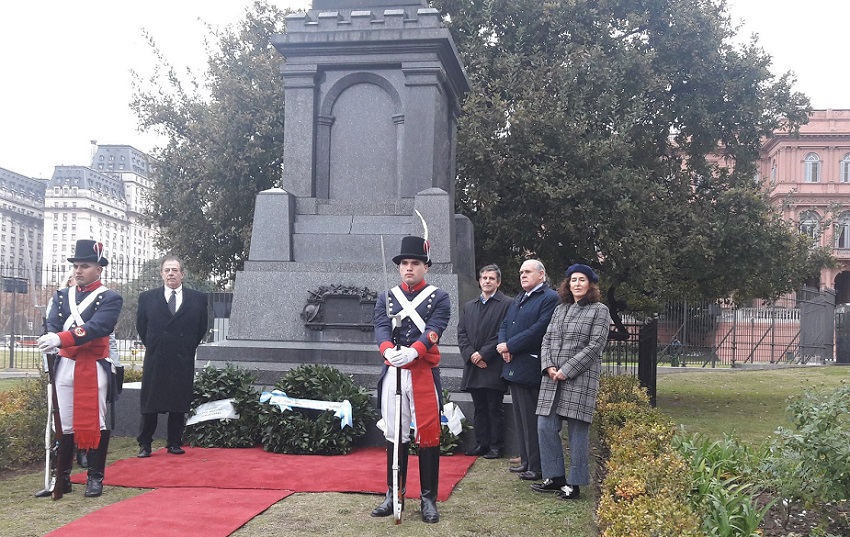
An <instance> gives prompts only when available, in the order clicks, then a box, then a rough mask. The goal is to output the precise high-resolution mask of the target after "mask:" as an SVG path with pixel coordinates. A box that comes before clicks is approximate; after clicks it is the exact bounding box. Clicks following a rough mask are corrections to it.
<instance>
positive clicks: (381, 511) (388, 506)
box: [371, 490, 404, 517]
mask: <svg viewBox="0 0 850 537" xmlns="http://www.w3.org/2000/svg"><path fill="white" fill-rule="evenodd" d="M401 510H402V511H404V491H403V490H402V491H401ZM392 514H393V491H392V490H388V491H387V494H386V496H384V501H383V502H381V505H379V506H378V507H376V508H374V509H372V513H371V515H372V516H374V517H383V516H390V515H392Z"/></svg>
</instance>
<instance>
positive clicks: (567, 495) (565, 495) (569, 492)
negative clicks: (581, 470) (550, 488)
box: [556, 485, 579, 500]
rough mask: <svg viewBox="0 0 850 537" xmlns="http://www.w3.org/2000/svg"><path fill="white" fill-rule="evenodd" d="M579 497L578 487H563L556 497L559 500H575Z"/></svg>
mask: <svg viewBox="0 0 850 537" xmlns="http://www.w3.org/2000/svg"><path fill="white" fill-rule="evenodd" d="M578 496H579V489H578V485H564V486H563V487H561V490H560V492H558V495H557V496H556V497H557V498H558V499H559V500H575V499H577V498H578Z"/></svg>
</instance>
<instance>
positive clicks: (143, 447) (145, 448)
mask: <svg viewBox="0 0 850 537" xmlns="http://www.w3.org/2000/svg"><path fill="white" fill-rule="evenodd" d="M150 456H151V445H150V444H139V454H138V455H136V457H138V458H140V459H145V458H147V457H150Z"/></svg>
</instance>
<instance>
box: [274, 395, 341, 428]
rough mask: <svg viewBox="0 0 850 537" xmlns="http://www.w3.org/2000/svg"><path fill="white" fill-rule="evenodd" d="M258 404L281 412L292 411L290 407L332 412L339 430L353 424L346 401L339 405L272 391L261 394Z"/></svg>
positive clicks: (338, 403)
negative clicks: (273, 406)
mask: <svg viewBox="0 0 850 537" xmlns="http://www.w3.org/2000/svg"><path fill="white" fill-rule="evenodd" d="M260 402H261V403H268V404H270V405H277V407H278V408H280V410H281V412H285V411H287V410H292V407H297V408H309V409H312V410H333V411H334V417H336V418H339V422H340V423H339V428H340V429H345V428H346V427H353V423H354V421H353V418H352V416H353V415H354V411H353V409H352V408H351V403H350V402H349V401H348V399H346V400H344V401H342V402H341V403H340V402H333V401H317V400H315V399H297V398H294V397H289V396H287V395H286V393H284V392H282V391H280V390H272V391H270V392H263V393H262V394H261V395H260Z"/></svg>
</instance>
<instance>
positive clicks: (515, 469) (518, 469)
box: [508, 464, 528, 474]
mask: <svg viewBox="0 0 850 537" xmlns="http://www.w3.org/2000/svg"><path fill="white" fill-rule="evenodd" d="M508 470H510V471H511V472H513V473H515V474H521V473H523V472H525V471H526V470H528V466H526V465H525V464H520V465H519V466H511V467H510V468H508Z"/></svg>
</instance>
